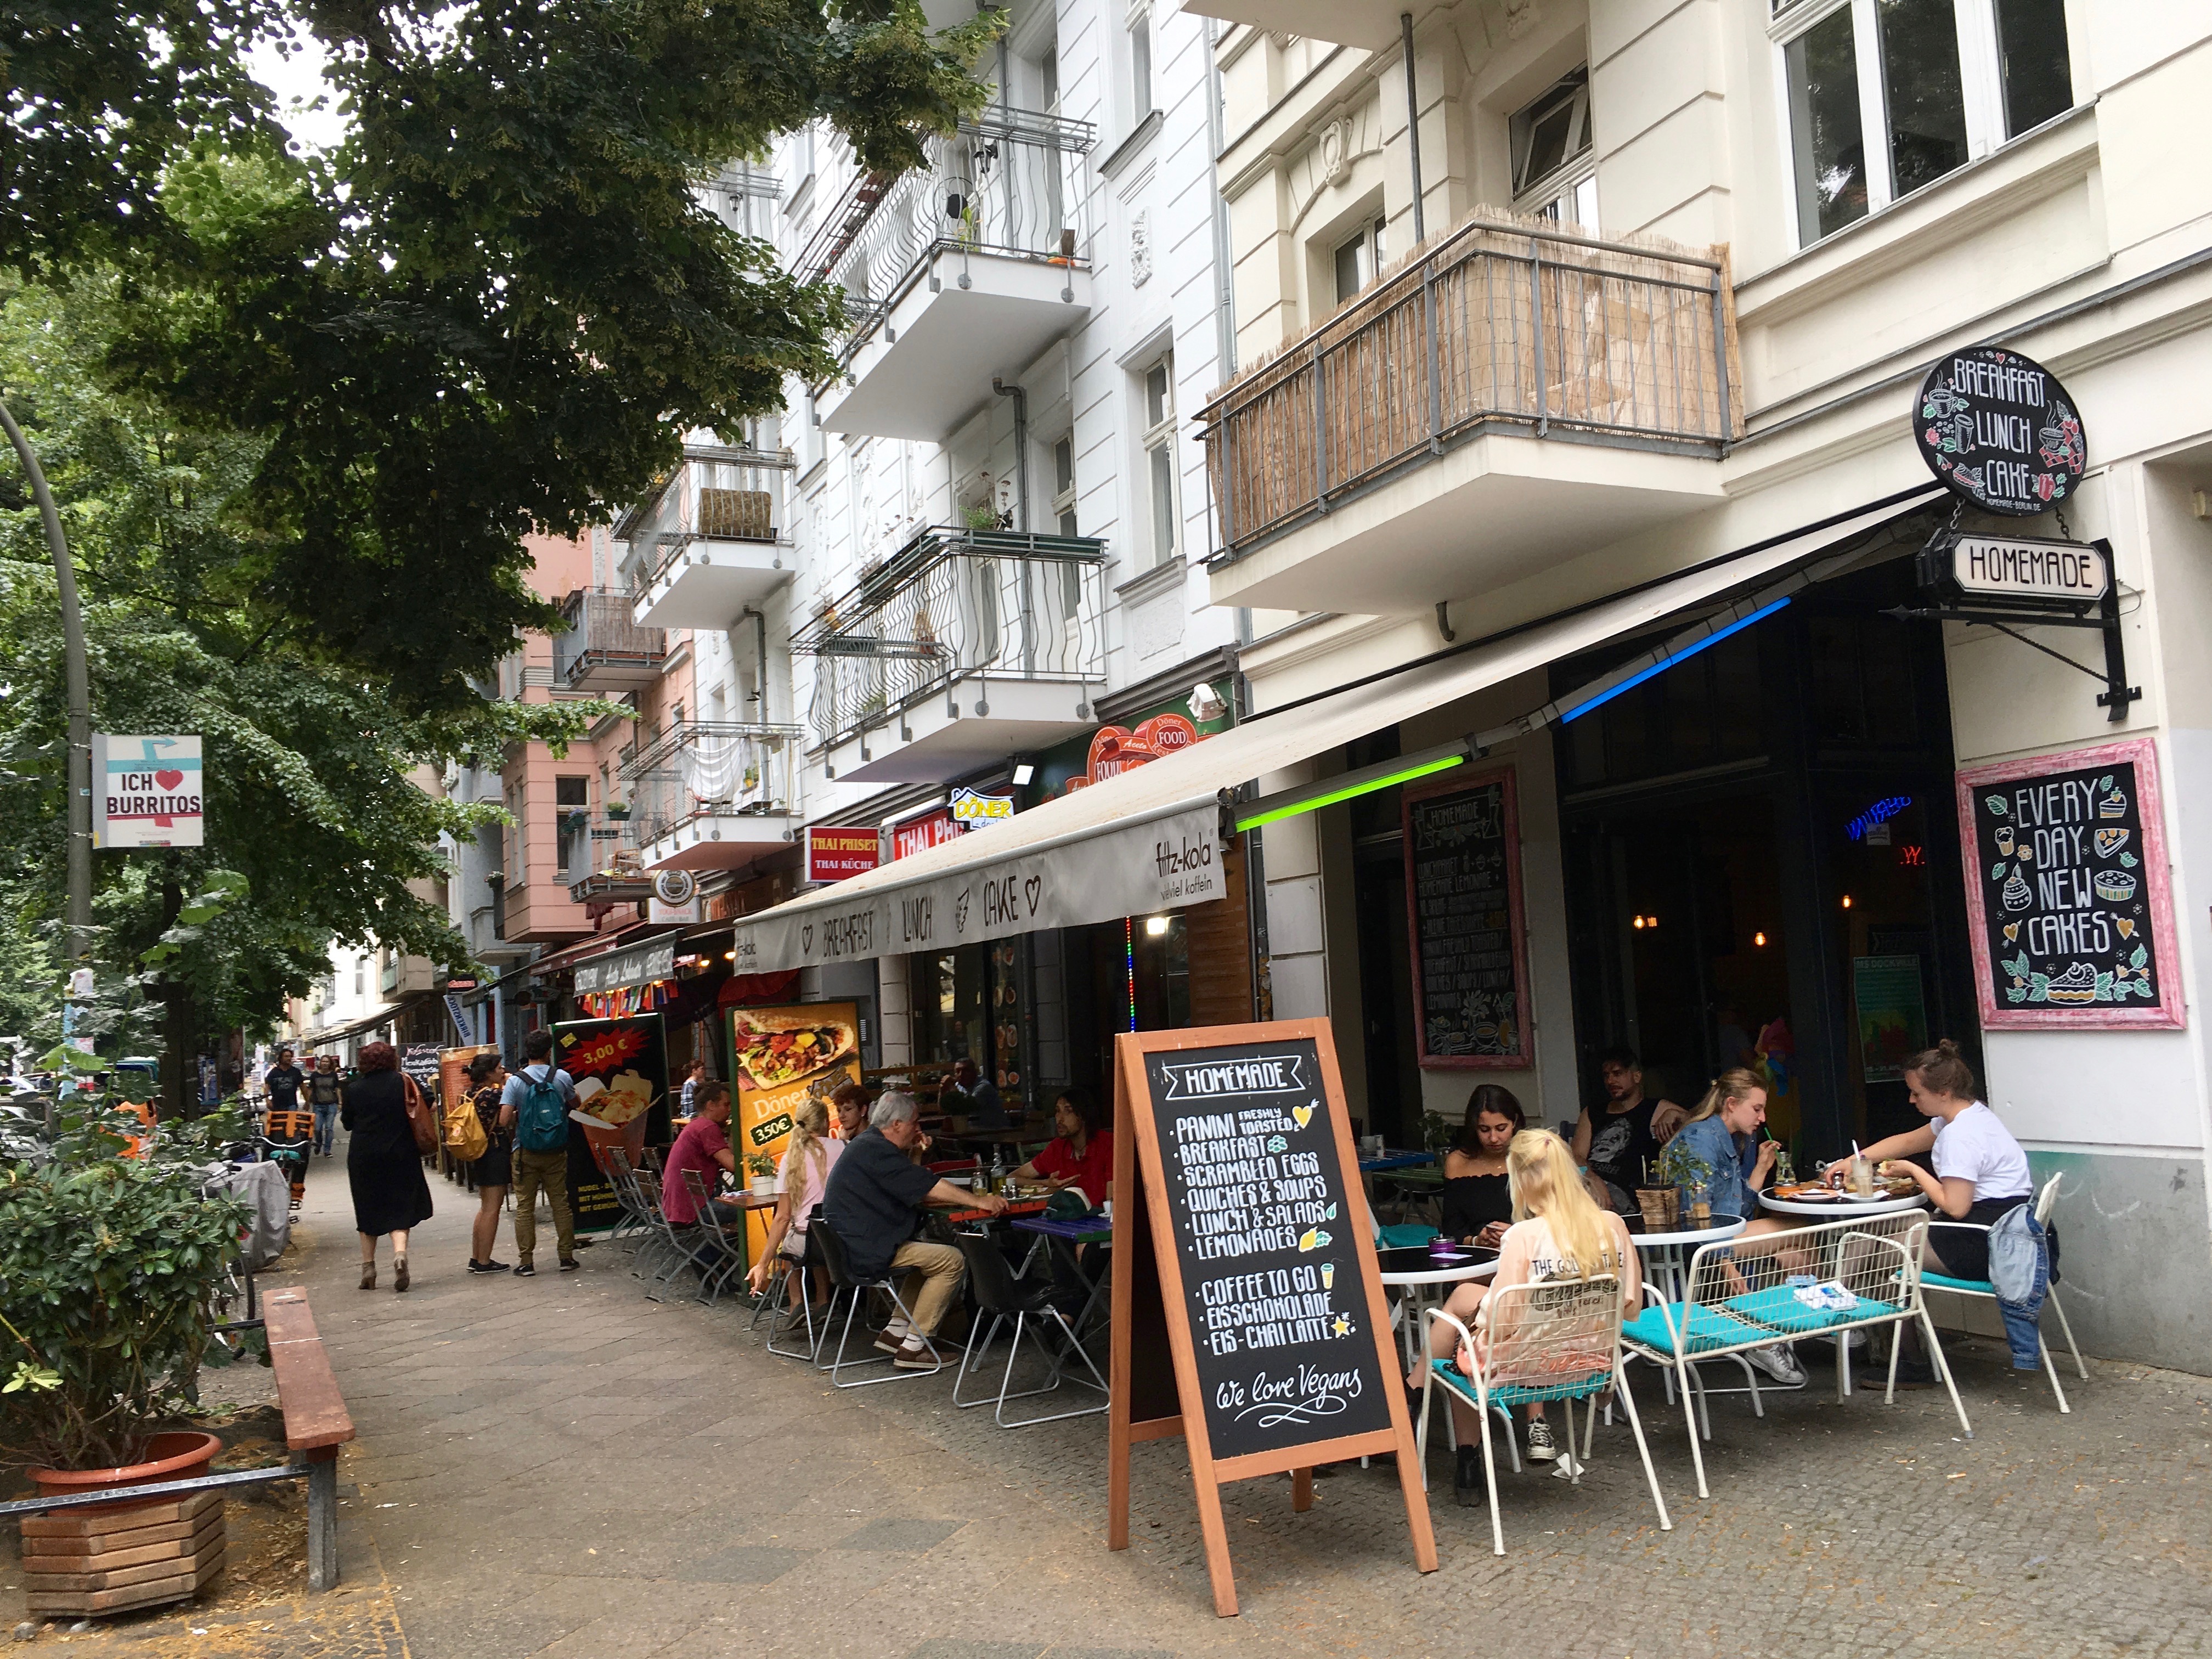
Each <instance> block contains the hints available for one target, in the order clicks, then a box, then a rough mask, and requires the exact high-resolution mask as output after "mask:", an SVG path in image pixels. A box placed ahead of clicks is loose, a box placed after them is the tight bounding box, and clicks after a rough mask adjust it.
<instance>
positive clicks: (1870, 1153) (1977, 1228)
mask: <svg viewBox="0 0 2212 1659" xmlns="http://www.w3.org/2000/svg"><path fill="white" fill-rule="evenodd" d="M1905 1092H1906V1093H1907V1094H1909V1095H1911V1097H1912V1104H1913V1106H1914V1107H1915V1109H1917V1110H1918V1111H1919V1112H1920V1113H1921V1114H1922V1115H1923V1116H1925V1117H1926V1118H1927V1119H1928V1122H1927V1123H1926V1125H1925V1126H1924V1127H1921V1128H1917V1129H1908V1130H1906V1131H1905V1133H1903V1134H1901V1135H1892V1136H1890V1137H1889V1139H1887V1140H1880V1141H1876V1142H1875V1144H1874V1145H1873V1146H1869V1147H1868V1148H1867V1149H1866V1156H1867V1157H1868V1158H1872V1159H1874V1160H1875V1161H1876V1162H1877V1163H1880V1164H1881V1171H1882V1173H1883V1174H1885V1175H1903V1176H1911V1178H1912V1179H1913V1180H1914V1181H1917V1182H1919V1183H1920V1190H1921V1191H1922V1192H1923V1193H1924V1194H1927V1196H1928V1201H1929V1203H1931V1204H1933V1205H1934V1206H1936V1217H1935V1218H1934V1222H1933V1225H1930V1226H1929V1230H1928V1244H1927V1248H1926V1253H1925V1256H1924V1258H1923V1265H1924V1266H1927V1267H1933V1268H1935V1269H1936V1271H1937V1272H1938V1273H1948V1274H1949V1275H1950V1276H1951V1277H1952V1278H1954V1279H1987V1278H1988V1277H1989V1276H1990V1236H1989V1235H1988V1234H1987V1233H1986V1232H1984V1231H1981V1229H1982V1228H1984V1227H1986V1226H1988V1225H1990V1224H1991V1223H1992V1222H1994V1221H1996V1218H1998V1217H1999V1216H2001V1215H2002V1214H2004V1213H2005V1212H2006V1211H2008V1210H2011V1209H2015V1208H2017V1207H2018V1206H2021V1205H2022V1204H2025V1203H2027V1202H2028V1200H2031V1199H2032V1198H2033V1197H2034V1196H2035V1184H2034V1181H2033V1177H2032V1176H2030V1175H2029V1173H2028V1168H2027V1153H2026V1152H2022V1151H2021V1145H2020V1142H2018V1141H2017V1140H2015V1139H2013V1137H2012V1131H2010V1130H2009V1129H2008V1128H2006V1127H2005V1126H2004V1125H2003V1124H2002V1123H2001V1122H1999V1121H1997V1115H1996V1113H1995V1112H1993V1111H1991V1110H1990V1109H1989V1108H1988V1107H1987V1106H1985V1105H1984V1104H1983V1103H1981V1102H1980V1101H1979V1100H1977V1099H1976V1098H1975V1097H1974V1095H1975V1087H1974V1073H1973V1068H1972V1066H1968V1065H1967V1064H1966V1061H1965V1060H1961V1059H1960V1057H1959V1046H1958V1044H1956V1043H1954V1042H1951V1041H1949V1040H1948V1038H1947V1039H1946V1040H1945V1041H1943V1042H1939V1043H1937V1044H1936V1046H1935V1047H1934V1048H1929V1049H1927V1050H1924V1051H1923V1052H1922V1053H1920V1054H1915V1055H1914V1056H1913V1057H1912V1058H1911V1060H1907V1061H1906V1062H1905ZM1921 1152H1933V1153H1934V1154H1935V1157H1934V1158H1933V1159H1932V1160H1931V1161H1932V1162H1933V1163H1934V1164H1935V1166H1936V1171H1935V1173H1934V1174H1933V1175H1930V1174H1929V1172H1928V1171H1927V1170H1924V1169H1923V1168H1922V1167H1921V1166H1920V1165H1919V1164H1907V1163H1903V1162H1898V1161H1895V1160H1900V1159H1904V1158H1911V1157H1913V1156H1915V1155H1916V1154H1917V1153H1921ZM1885 1160H1889V1161H1885ZM1832 1175H1833V1172H1832ZM1947 1217H1948V1218H1949V1219H1951V1220H1953V1221H1967V1222H1972V1223H1974V1224H1975V1225H1973V1226H1972V1227H1947V1226H1945V1225H1943V1222H1944V1219H1945V1218H1947Z"/></svg>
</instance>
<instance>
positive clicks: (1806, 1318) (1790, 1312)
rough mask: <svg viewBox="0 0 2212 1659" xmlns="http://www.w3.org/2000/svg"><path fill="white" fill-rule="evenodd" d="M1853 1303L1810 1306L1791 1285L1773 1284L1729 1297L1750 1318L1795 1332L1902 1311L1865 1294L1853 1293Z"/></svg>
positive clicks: (1811, 1331) (1807, 1333)
mask: <svg viewBox="0 0 2212 1659" xmlns="http://www.w3.org/2000/svg"><path fill="white" fill-rule="evenodd" d="M1851 1304H1852V1305H1851V1306H1850V1307H1849V1308H1808V1307H1807V1306H1806V1305H1805V1304H1803V1303H1802V1302H1800V1301H1799V1300H1798V1299H1797V1297H1796V1295H1795V1294H1794V1293H1793V1292H1792V1291H1791V1290H1790V1286H1788V1285H1769V1286H1768V1287H1767V1288H1766V1289H1765V1290H1763V1291H1751V1292H1750V1293H1749V1294H1747V1295H1745V1296H1732V1297H1729V1300H1728V1305H1729V1307H1730V1308H1731V1309H1733V1310H1735V1311H1736V1312H1737V1313H1740V1314H1741V1315H1742V1316H1744V1317H1745V1318H1746V1319H1750V1320H1755V1321H1757V1322H1759V1324H1761V1325H1763V1326H1765V1328H1767V1329H1768V1330H1770V1331H1787V1332H1789V1333H1790V1334H1791V1335H1792V1336H1810V1335H1812V1334H1814V1333H1816V1332H1819V1331H1826V1330H1832V1329H1834V1328H1836V1327H1837V1326H1838V1325H1850V1324H1854V1323H1856V1322H1858V1321H1860V1320H1863V1319H1880V1318H1881V1317H1882V1316H1884V1315H1886V1314H1893V1313H1895V1312H1897V1311H1898V1310H1897V1309H1895V1308H1893V1307H1892V1306H1890V1305H1889V1304H1887V1303H1883V1302H1869V1301H1868V1300H1867V1299H1866V1298H1865V1297H1859V1296H1855V1297H1852V1298H1851Z"/></svg>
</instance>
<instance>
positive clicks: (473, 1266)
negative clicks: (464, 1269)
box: [469, 1256, 514, 1273]
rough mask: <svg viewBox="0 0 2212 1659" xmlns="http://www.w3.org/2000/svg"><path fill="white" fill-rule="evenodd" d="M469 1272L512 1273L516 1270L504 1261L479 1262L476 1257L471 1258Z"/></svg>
mask: <svg viewBox="0 0 2212 1659" xmlns="http://www.w3.org/2000/svg"><path fill="white" fill-rule="evenodd" d="M469 1271H470V1272H471V1273H512V1272H513V1271H514V1270H513V1268H512V1267H508V1266H507V1263H505V1262H504V1261H477V1259H476V1258H475V1257H474V1256H471V1257H470V1258H469Z"/></svg>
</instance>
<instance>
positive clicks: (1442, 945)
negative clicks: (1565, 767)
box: [1402, 767, 1529, 1068]
mask: <svg viewBox="0 0 2212 1659" xmlns="http://www.w3.org/2000/svg"><path fill="white" fill-rule="evenodd" d="M1402 811H1403V813H1404V830H1405V834H1404V844H1405V855H1406V921H1407V934H1408V937H1409V938H1410V939H1411V940H1412V944H1413V1006H1415V1007H1416V1008H1417V1009H1419V1011H1420V1015H1419V1018H1418V1019H1416V1020H1415V1021H1414V1023H1413V1041H1414V1043H1415V1045H1416V1048H1417V1052H1418V1053H1419V1057H1420V1063H1421V1064H1422V1065H1423V1066H1431V1067H1438V1068H1441V1067H1449V1066H1504V1067H1509V1068H1519V1067H1523V1066H1527V1065H1528V1063H1529V1062H1528V957H1527V954H1526V951H1525V949H1524V947H1523V945H1522V926H1521V828H1520V821H1519V815H1518V813H1517V811H1516V805H1515V800H1514V793H1513V769H1511V768H1510V767H1507V768H1504V769H1501V770H1498V771H1494V772H1488V773H1481V774H1478V775H1475V776H1474V777H1472V778H1459V777H1455V779H1454V780H1453V781H1451V782H1450V783H1448V784H1439V785H1436V786H1433V787H1430V788H1426V789H1409V790H1407V792H1406V796H1405V805H1404V807H1403V809H1402Z"/></svg>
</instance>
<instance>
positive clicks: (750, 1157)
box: [745, 1152, 775, 1198]
mask: <svg viewBox="0 0 2212 1659" xmlns="http://www.w3.org/2000/svg"><path fill="white" fill-rule="evenodd" d="M745 1175H746V1176H747V1177H748V1178H749V1179H750V1182H751V1183H752V1189H753V1196H754V1197H755V1198H773V1197H775V1159H774V1158H770V1157H769V1155H768V1154H767V1153H766V1152H747V1153H746V1154H745Z"/></svg>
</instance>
